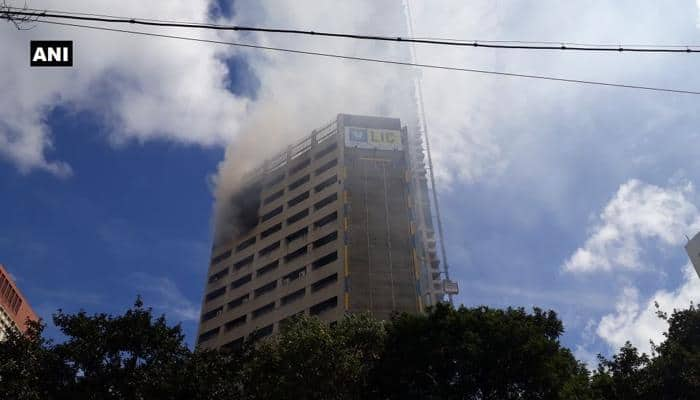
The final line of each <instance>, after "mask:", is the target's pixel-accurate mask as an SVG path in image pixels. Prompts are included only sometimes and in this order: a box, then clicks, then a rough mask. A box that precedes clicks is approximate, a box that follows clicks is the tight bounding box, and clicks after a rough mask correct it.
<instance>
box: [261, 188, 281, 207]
mask: <svg viewBox="0 0 700 400" xmlns="http://www.w3.org/2000/svg"><path fill="white" fill-rule="evenodd" d="M283 195H284V189H280V190H278V191H276V192H275V193H272V194H271V195H269V196H267V197H265V199H264V200H263V204H270V203H272V202H273V201H275V200H277V199H279V198H280V197H282V196H283Z"/></svg>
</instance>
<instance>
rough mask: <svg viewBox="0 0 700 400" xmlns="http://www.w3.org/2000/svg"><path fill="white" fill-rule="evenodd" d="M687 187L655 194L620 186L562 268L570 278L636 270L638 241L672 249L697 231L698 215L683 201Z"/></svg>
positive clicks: (634, 183) (648, 188)
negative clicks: (604, 272)
mask: <svg viewBox="0 0 700 400" xmlns="http://www.w3.org/2000/svg"><path fill="white" fill-rule="evenodd" d="M692 192H693V187H692V185H691V184H686V185H684V186H681V187H670V188H661V187H659V186H655V185H650V184H647V183H644V182H640V181H638V180H630V181H628V182H626V183H624V184H623V185H621V186H620V188H619V190H618V191H617V193H616V194H615V196H614V197H613V198H612V199H611V200H610V202H609V203H608V204H607V205H606V206H605V208H604V209H603V212H602V213H601V214H600V216H599V223H598V225H597V226H595V227H594V228H593V229H592V232H591V234H590V236H589V237H588V239H586V242H585V243H584V245H583V246H582V247H580V248H578V249H577V250H576V251H575V252H574V254H573V255H572V256H571V257H570V258H569V259H568V260H567V261H566V262H565V263H564V269H565V270H566V271H570V272H577V273H579V272H593V271H601V270H602V271H610V270H613V269H627V270H630V269H638V268H640V267H642V261H641V259H640V254H641V253H642V241H644V240H646V239H655V240H656V241H657V243H660V244H662V245H667V246H671V245H673V246H678V245H680V244H682V243H683V241H684V240H685V239H684V236H683V235H684V234H687V233H692V232H694V231H695V230H697V229H698V227H700V214H698V209H697V208H696V207H695V205H693V204H692V203H691V202H690V201H689V199H688V196H689V195H691V194H692Z"/></svg>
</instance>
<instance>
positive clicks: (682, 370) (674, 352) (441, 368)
mask: <svg viewBox="0 0 700 400" xmlns="http://www.w3.org/2000/svg"><path fill="white" fill-rule="evenodd" d="M660 316H661V317H663V318H665V319H666V320H667V321H668V323H669V330H668V332H667V334H666V340H665V341H664V342H663V343H661V344H660V345H658V346H654V355H653V356H652V357H649V356H647V355H645V354H641V355H640V354H639V353H638V351H637V349H635V348H634V347H632V345H631V344H629V343H628V344H626V345H625V346H623V347H622V348H621V349H620V351H619V353H618V354H615V355H614V356H613V357H612V358H611V359H609V360H608V359H606V358H604V357H600V362H599V366H598V368H597V370H596V371H595V372H594V373H593V374H592V376H590V377H589V373H588V371H587V370H586V368H585V367H584V366H583V365H582V364H581V363H580V362H578V361H577V360H576V359H575V358H574V357H573V355H572V354H571V352H570V351H569V350H568V349H566V348H565V347H563V346H562V345H561V344H560V342H559V338H560V336H561V334H562V333H563V325H562V322H561V321H560V320H559V318H558V317H557V315H556V314H555V313H554V312H553V311H543V310H540V309H537V308H536V309H534V310H533V311H532V312H527V311H525V310H524V309H522V308H508V309H502V310H501V309H492V308H488V307H476V308H465V307H460V308H458V309H454V308H452V307H450V306H447V305H438V306H437V307H435V308H434V309H432V310H430V312H428V313H427V314H421V315H408V314H400V315H395V316H394V317H393V319H392V320H391V321H386V322H381V321H377V320H375V319H374V318H372V317H371V316H370V315H369V314H352V315H348V316H347V317H346V318H344V319H343V320H342V321H339V322H338V323H337V324H335V325H333V326H330V325H328V324H326V323H325V322H322V321H320V320H319V319H317V318H312V317H307V316H301V317H298V318H297V319H295V320H293V321H291V322H290V323H289V324H287V325H286V326H285V327H284V329H283V330H282V332H281V333H279V334H278V335H276V336H273V337H271V338H267V339H264V340H261V341H259V342H257V343H255V344H250V343H248V344H246V345H244V347H243V348H242V349H240V350H236V351H211V350H202V349H198V350H195V351H191V350H189V349H188V348H187V347H186V346H185V344H184V337H183V334H182V331H181V329H180V327H179V326H169V325H167V323H166V320H165V318H164V317H162V316H160V317H156V316H154V315H153V314H152V311H151V309H148V308H144V307H143V304H142V303H141V301H140V300H137V302H136V303H135V304H134V306H133V307H131V308H130V309H129V310H127V311H126V312H125V313H124V314H122V315H117V316H111V315H107V314H96V315H87V314H86V313H85V312H79V313H76V314H66V313H63V312H61V311H59V312H58V313H57V314H56V315H55V316H54V324H55V325H56V326H57V327H58V329H59V330H60V331H61V332H62V333H63V334H64V335H65V337H66V340H65V341H64V342H62V343H58V344H55V343H52V342H51V341H48V340H46V339H44V338H43V330H44V326H43V325H42V324H41V323H32V324H31V326H30V329H29V330H28V332H27V333H26V334H23V335H22V334H17V333H10V335H9V337H8V339H7V340H6V341H4V342H1V343H0V399H3V400H5V399H8V400H14V399H17V400H35V399H49V400H53V399H61V400H62V399H78V400H80V399H178V400H179V399H213V398H217V399H219V398H221V399H223V398H226V399H241V400H257V399H290V398H293V399H319V400H320V399H474V400H477V399H498V400H502V399H506V400H507V399H519V400H520V399H565V400H569V399H571V400H573V399H576V400H594V399H595V400H618V399H620V400H624V399H697V398H698V397H697V393H700V383H699V382H698V377H700V337H699V335H700V311H699V310H698V309H697V308H696V307H694V306H691V307H690V308H689V309H687V310H681V311H674V312H673V313H672V314H671V315H670V316H668V315H666V314H663V313H660Z"/></svg>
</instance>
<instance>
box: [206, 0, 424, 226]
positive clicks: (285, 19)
mask: <svg viewBox="0 0 700 400" xmlns="http://www.w3.org/2000/svg"><path fill="white" fill-rule="evenodd" d="M234 5H235V9H234V14H235V18H234V23H236V24H241V25H262V26H269V27H275V26H289V23H290V22H289V18H290V17H291V18H293V19H295V20H296V22H295V23H296V24H297V26H304V27H307V28H309V29H314V30H326V31H343V32H373V33H377V34H386V35H391V34H396V33H397V32H399V33H401V34H403V35H405V33H406V29H407V28H406V19H405V14H404V8H403V5H402V4H401V3H400V2H396V3H391V4H390V3H385V2H352V3H350V2H348V3H331V2H321V3H318V2H314V3H313V5H314V7H311V2H286V3H285V2H277V1H274V2H260V4H258V7H255V6H252V5H251V3H250V2H245V1H244V2H235V3H234ZM300 9H306V10H310V9H313V12H309V13H304V14H299V10H300ZM255 10H258V11H259V12H255ZM369 16H376V19H372V18H368V17H369ZM250 38H254V39H255V42H256V43H259V44H263V45H266V46H275V47H286V48H294V49H309V50H315V51H321V52H329V53H338V54H345V55H358V56H373V57H380V58H389V59H394V60H402V61H408V60H409V59H410V52H409V48H408V47H406V46H405V45H399V46H396V45H392V46H387V45H386V44H383V43H376V42H358V41H338V40H329V39H324V38H309V37H303V38H302V37H299V36H270V35H254V36H249V37H248V39H250ZM248 61H249V62H250V63H251V65H252V67H253V70H254V71H255V73H256V75H257V76H258V77H259V78H260V81H261V82H262V86H261V89H260V92H259V93H258V98H257V101H256V102H255V104H253V105H252V106H251V108H250V113H249V115H248V116H247V117H246V119H245V121H244V122H243V125H242V127H241V131H240V135H239V136H238V137H237V138H236V140H234V141H233V142H232V143H231V144H230V145H229V146H228V148H227V150H226V156H225V158H224V160H223V161H222V162H221V163H220V165H219V172H218V176H217V178H216V183H217V185H216V210H215V230H216V231H217V236H221V235H226V234H229V233H230V229H231V228H232V227H231V226H230V225H229V222H230V211H231V206H230V198H231V195H232V194H233V193H235V192H236V191H237V190H238V189H239V188H240V184H241V176H242V175H244V174H245V173H246V172H248V171H250V169H251V168H254V167H257V166H259V165H260V164H261V163H262V162H263V161H264V160H265V159H266V158H268V157H270V156H272V155H273V154H274V153H275V152H278V151H281V150H284V148H285V147H286V146H287V145H290V144H292V143H293V142H294V141H296V140H298V139H300V138H301V137H303V136H305V135H308V134H310V133H311V131H312V130H313V129H314V128H320V127H321V126H322V125H324V124H325V123H327V122H329V121H330V120H332V119H334V118H335V117H336V115H337V114H338V113H350V114H363V115H380V116H390V117H399V118H401V119H402V120H403V122H404V124H406V123H408V124H409V125H410V124H413V125H415V123H416V122H415V119H416V113H415V98H414V86H413V76H414V74H415V70H413V69H411V68H410V67H403V68H401V67H400V68H397V67H396V66H391V65H378V64H367V63H357V62H353V61H342V60H337V59H328V58H322V57H310V56H305V55H294V54H285V53H262V54H256V55H255V56H253V57H249V58H248Z"/></svg>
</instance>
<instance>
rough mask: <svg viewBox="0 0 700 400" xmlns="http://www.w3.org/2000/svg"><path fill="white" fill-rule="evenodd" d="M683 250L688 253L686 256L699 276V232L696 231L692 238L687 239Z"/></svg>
mask: <svg viewBox="0 0 700 400" xmlns="http://www.w3.org/2000/svg"><path fill="white" fill-rule="evenodd" d="M685 251H686V253H688V258H689V259H690V262H691V263H692V264H693V267H694V268H695V272H696V273H697V274H698V277H700V233H696V234H695V236H693V238H692V239H690V240H688V243H686V245H685Z"/></svg>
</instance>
